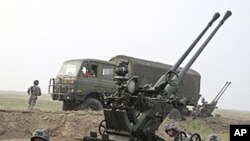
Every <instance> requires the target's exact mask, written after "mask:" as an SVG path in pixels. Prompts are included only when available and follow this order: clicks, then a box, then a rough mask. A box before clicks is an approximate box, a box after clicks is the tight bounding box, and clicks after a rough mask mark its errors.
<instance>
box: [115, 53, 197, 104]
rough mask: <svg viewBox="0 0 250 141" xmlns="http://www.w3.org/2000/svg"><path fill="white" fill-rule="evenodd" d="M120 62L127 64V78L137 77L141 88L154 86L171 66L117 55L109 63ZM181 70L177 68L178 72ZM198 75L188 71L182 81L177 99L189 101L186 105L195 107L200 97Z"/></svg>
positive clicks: (195, 72)
mask: <svg viewBox="0 0 250 141" xmlns="http://www.w3.org/2000/svg"><path fill="white" fill-rule="evenodd" d="M122 61H126V62H129V65H128V69H129V73H128V77H129V78H130V77H132V76H138V77H139V85H140V87H143V86H144V85H145V84H152V85H154V84H155V83H156V82H157V81H158V79H159V78H160V77H161V76H162V75H163V74H164V73H166V72H167V71H168V70H169V69H170V68H171V67H172V66H171V65H167V64H163V63H159V62H153V61H148V60H143V59H138V58H133V57H129V56H124V55H117V56H115V57H113V58H111V59H110V62H112V63H115V64H116V65H117V64H119V63H120V62H122ZM181 69H182V68H178V70H177V72H179V71H180V70H181ZM200 78H201V77H200V74H199V73H198V72H197V71H195V70H192V69H189V70H188V72H187V74H186V75H185V77H184V79H183V85H181V87H180V89H179V94H178V97H179V98H182V97H186V98H187V99H188V100H190V103H189V104H188V105H196V104H197V102H198V100H199V97H200Z"/></svg>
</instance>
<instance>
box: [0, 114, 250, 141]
mask: <svg viewBox="0 0 250 141" xmlns="http://www.w3.org/2000/svg"><path fill="white" fill-rule="evenodd" d="M102 119H103V115H102V112H93V111H78V112H76V111H75V112H42V111H38V110H35V111H9V110H8V111H6V110H0V140H3V141H28V140H29V138H30V137H31V134H32V132H33V131H34V130H35V129H37V128H42V129H46V130H48V132H49V135H50V137H51V140H54V141H59V140H62V141H74V140H82V139H83V137H84V136H85V135H89V132H90V131H96V132H97V131H98V126H99V123H100V122H101V120H102ZM202 120H204V121H205V122H207V123H208V125H210V127H211V128H212V129H213V130H214V131H218V132H228V130H229V125H230V124H249V123H250V121H242V120H237V119H229V118H223V117H211V118H204V119H202Z"/></svg>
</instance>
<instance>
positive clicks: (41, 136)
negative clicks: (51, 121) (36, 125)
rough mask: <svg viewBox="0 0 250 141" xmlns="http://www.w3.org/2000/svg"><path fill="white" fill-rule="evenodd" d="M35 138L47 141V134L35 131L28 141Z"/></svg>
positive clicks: (32, 140)
mask: <svg viewBox="0 0 250 141" xmlns="http://www.w3.org/2000/svg"><path fill="white" fill-rule="evenodd" d="M35 138H42V139H44V140H45V141H49V134H48V133H47V131H45V130H43V129H36V130H35V131H34V132H33V134H32V136H31V139H30V141H34V139H35Z"/></svg>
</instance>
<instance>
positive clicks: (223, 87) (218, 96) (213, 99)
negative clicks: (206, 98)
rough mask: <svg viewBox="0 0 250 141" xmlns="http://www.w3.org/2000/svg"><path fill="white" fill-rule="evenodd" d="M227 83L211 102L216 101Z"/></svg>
mask: <svg viewBox="0 0 250 141" xmlns="http://www.w3.org/2000/svg"><path fill="white" fill-rule="evenodd" d="M228 83H229V82H228V81H227V82H226V83H225V84H224V86H223V87H222V88H221V90H220V91H219V93H218V94H217V95H216V97H215V98H214V99H213V101H216V99H217V98H218V97H219V95H221V93H222V91H223V90H224V89H225V88H226V86H227V85H228Z"/></svg>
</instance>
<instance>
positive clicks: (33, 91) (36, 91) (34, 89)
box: [27, 80, 41, 110]
mask: <svg viewBox="0 0 250 141" xmlns="http://www.w3.org/2000/svg"><path fill="white" fill-rule="evenodd" d="M33 83H34V85H33V86H30V87H29V89H28V91H27V93H28V95H30V98H29V103H28V104H29V106H28V109H29V110H32V109H33V107H34V106H35V104H36V100H37V96H41V89H40V87H39V86H38V84H39V81H38V80H35V81H34V82H33Z"/></svg>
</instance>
